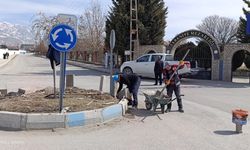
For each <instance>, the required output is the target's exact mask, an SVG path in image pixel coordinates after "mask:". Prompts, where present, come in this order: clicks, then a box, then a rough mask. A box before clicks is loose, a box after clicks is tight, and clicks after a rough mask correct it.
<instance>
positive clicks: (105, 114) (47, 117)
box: [0, 100, 128, 130]
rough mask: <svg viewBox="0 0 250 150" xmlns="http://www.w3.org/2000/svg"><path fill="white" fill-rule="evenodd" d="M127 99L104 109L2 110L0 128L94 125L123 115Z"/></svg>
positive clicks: (0, 112)
mask: <svg viewBox="0 0 250 150" xmlns="http://www.w3.org/2000/svg"><path fill="white" fill-rule="evenodd" d="M127 107H128V106H127V102H126V100H123V101H121V102H120V103H119V104H115V105H111V106H108V107H105V108H102V109H97V110H90V111H81V112H72V113H37V114H36V113H17V112H6V111H0V130H1V129H8V130H30V129H52V128H67V127H75V126H85V125H94V124H100V123H104V122H108V121H111V120H113V119H116V118H119V117H122V116H123V115H125V112H126V110H127Z"/></svg>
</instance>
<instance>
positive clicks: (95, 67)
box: [67, 60, 120, 74]
mask: <svg viewBox="0 0 250 150" xmlns="http://www.w3.org/2000/svg"><path fill="white" fill-rule="evenodd" d="M67 64H69V65H73V66H77V67H82V68H87V69H91V70H95V71H99V72H104V73H108V74H109V73H110V68H105V67H104V66H102V65H95V64H87V63H83V62H78V61H72V60H67ZM113 72H114V73H119V72H120V71H119V69H117V68H114V69H113Z"/></svg>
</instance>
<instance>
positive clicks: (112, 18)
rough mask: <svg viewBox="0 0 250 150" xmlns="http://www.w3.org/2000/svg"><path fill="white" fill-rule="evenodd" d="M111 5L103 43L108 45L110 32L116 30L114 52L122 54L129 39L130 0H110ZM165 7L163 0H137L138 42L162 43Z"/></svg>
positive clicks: (145, 43)
mask: <svg viewBox="0 0 250 150" xmlns="http://www.w3.org/2000/svg"><path fill="white" fill-rule="evenodd" d="M112 2H113V7H112V8H111V11H110V12H109V14H108V17H107V20H106V38H105V45H106V47H109V38H110V32H111V30H112V29H114V30H115V32H116V44H115V48H114V52H115V53H116V52H118V55H121V56H122V57H123V56H124V51H125V50H129V48H130V47H129V46H130V45H129V41H130V39H129V38H130V34H129V32H130V0H126V1H124V0H112ZM166 14H167V7H165V6H164V2H163V0H138V28H139V42H140V44H144V45H156V44H163V37H164V34H165V31H164V30H165V27H166ZM123 58H124V57H123Z"/></svg>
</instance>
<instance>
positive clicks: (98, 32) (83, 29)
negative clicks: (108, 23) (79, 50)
mask: <svg viewBox="0 0 250 150" xmlns="http://www.w3.org/2000/svg"><path fill="white" fill-rule="evenodd" d="M104 27H105V16H104V14H103V13H102V11H101V7H100V5H99V3H98V2H97V1H92V4H91V7H90V8H89V9H87V10H86V11H85V12H84V13H83V14H82V15H81V16H80V18H79V26H78V28H79V31H78V33H79V38H80V39H83V41H84V43H85V46H86V47H85V48H86V50H89V51H92V52H93V51H99V50H100V49H102V48H103V43H104V37H103V33H104V31H105V30H104V29H105V28H104Z"/></svg>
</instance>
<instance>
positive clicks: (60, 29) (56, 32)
mask: <svg viewBox="0 0 250 150" xmlns="http://www.w3.org/2000/svg"><path fill="white" fill-rule="evenodd" d="M61 31H62V28H59V29H57V30H56V31H55V32H54V34H52V38H53V41H56V39H57V38H58V35H57V34H58V33H59V32H61Z"/></svg>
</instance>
